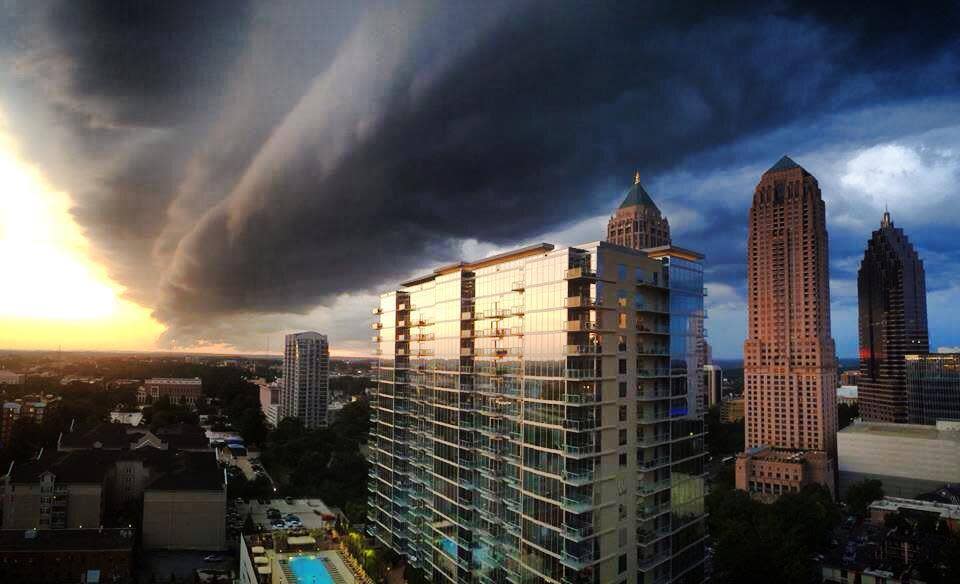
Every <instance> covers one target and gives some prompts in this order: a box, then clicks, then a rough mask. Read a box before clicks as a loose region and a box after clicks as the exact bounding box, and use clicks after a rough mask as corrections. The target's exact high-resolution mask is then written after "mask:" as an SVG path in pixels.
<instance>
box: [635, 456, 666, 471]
mask: <svg viewBox="0 0 960 584" xmlns="http://www.w3.org/2000/svg"><path fill="white" fill-rule="evenodd" d="M668 464H670V457H669V456H660V457H657V458H654V459H652V460H644V461H641V462H640V463H639V465H638V466H639V468H640V470H643V471H650V470H654V469H657V468H660V467H662V466H666V465H668Z"/></svg>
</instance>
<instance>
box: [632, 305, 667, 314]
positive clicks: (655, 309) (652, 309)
mask: <svg viewBox="0 0 960 584" xmlns="http://www.w3.org/2000/svg"><path fill="white" fill-rule="evenodd" d="M634 310H636V311H637V312H646V313H651V314H670V307H669V306H667V305H666V304H644V305H642V306H637V307H635V308H634Z"/></svg>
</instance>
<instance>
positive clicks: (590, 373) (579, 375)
mask: <svg viewBox="0 0 960 584" xmlns="http://www.w3.org/2000/svg"><path fill="white" fill-rule="evenodd" d="M565 377H566V378H567V379H600V378H601V377H602V375H601V373H600V372H599V371H597V370H596V369H567V371H566V376H565Z"/></svg>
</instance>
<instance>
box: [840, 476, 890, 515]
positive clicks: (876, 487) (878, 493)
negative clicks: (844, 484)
mask: <svg viewBox="0 0 960 584" xmlns="http://www.w3.org/2000/svg"><path fill="white" fill-rule="evenodd" d="M883 495H884V493H883V483H882V482H880V481H878V480H876V479H864V480H862V481H860V482H857V483H853V484H852V485H850V487H849V488H848V489H847V505H849V506H850V510H851V511H852V512H853V513H856V514H858V515H864V514H866V512H867V509H868V508H869V507H870V504H871V503H873V502H874V501H877V500H880V499H882V498H883Z"/></svg>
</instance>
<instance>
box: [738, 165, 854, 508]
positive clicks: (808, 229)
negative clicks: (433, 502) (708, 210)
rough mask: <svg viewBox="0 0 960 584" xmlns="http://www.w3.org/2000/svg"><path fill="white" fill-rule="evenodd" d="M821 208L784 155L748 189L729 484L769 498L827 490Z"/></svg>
mask: <svg viewBox="0 0 960 584" xmlns="http://www.w3.org/2000/svg"><path fill="white" fill-rule="evenodd" d="M828 258H829V253H828V245H827V227H826V220H825V208H824V204H823V199H821V197H820V187H819V185H818V184H817V179H816V178H814V177H813V176H812V175H811V174H810V173H808V172H807V171H806V170H804V169H803V168H801V167H800V165H798V164H797V163H796V162H794V161H793V160H791V159H790V158H788V157H786V156H784V157H783V158H781V159H780V160H779V161H778V162H777V163H776V164H775V165H773V167H771V168H770V170H768V171H767V172H765V173H763V176H762V177H761V178H760V183H759V184H758V185H757V188H756V191H755V193H754V195H753V207H751V209H750V219H749V235H748V240H747V319H748V320H747V340H746V342H745V343H744V347H743V353H744V377H745V386H746V388H745V389H746V434H747V435H746V447H747V451H746V452H745V453H743V454H741V455H739V456H738V457H737V468H736V479H737V488H740V489H745V490H748V491H750V492H752V493H755V494H757V495H758V496H766V497H775V496H777V495H780V494H782V493H785V492H790V491H798V490H800V488H801V487H802V486H803V485H805V484H808V483H821V484H824V485H826V486H827V487H828V488H830V490H831V491H833V490H834V487H835V485H834V476H835V475H834V467H835V461H836V442H837V416H836V379H837V363H836V357H835V355H836V352H835V349H834V343H833V339H832V338H831V336H830V279H829V278H830V276H829V269H828Z"/></svg>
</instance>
